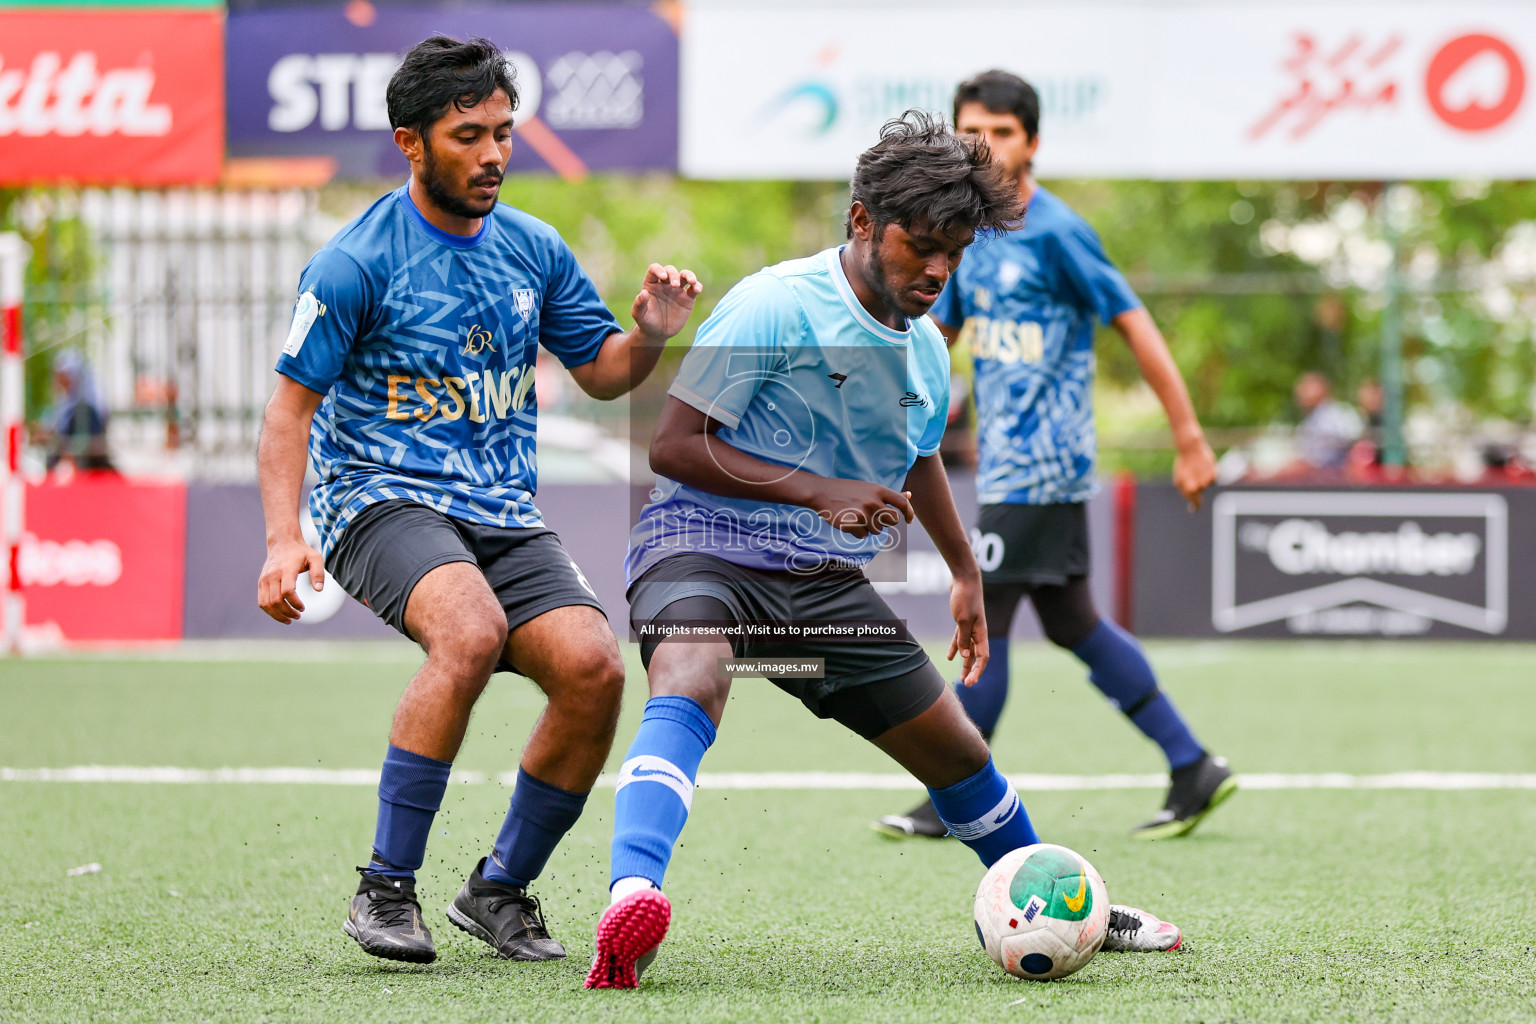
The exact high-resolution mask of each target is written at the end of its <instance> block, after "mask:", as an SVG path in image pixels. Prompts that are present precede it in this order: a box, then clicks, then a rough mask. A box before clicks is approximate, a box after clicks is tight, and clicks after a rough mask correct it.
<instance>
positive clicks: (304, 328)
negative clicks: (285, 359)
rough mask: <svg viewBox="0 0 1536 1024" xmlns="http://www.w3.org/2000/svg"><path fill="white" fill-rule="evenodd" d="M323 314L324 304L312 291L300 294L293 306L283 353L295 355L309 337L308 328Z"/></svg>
mask: <svg viewBox="0 0 1536 1024" xmlns="http://www.w3.org/2000/svg"><path fill="white" fill-rule="evenodd" d="M324 315H325V305H324V304H323V303H321V302H320V300H319V299H317V298H315V293H314V292H313V291H308V292H305V293H304V294H303V295H300V296H299V301H298V302H297V303H296V304H295V305H294V307H293V326H291V327H289V328H288V340H287V341H285V342H283V355H285V356H297V355H298V354H299V350H300V349H301V348H303V347H304V339H305V338H307V337H309V329H310V328H311V327H313V326H315V320H316V319H317V318H319V317H322V316H324Z"/></svg>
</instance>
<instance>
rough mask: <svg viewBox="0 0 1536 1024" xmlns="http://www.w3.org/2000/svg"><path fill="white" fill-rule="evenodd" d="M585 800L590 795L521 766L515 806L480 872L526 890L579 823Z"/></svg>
mask: <svg viewBox="0 0 1536 1024" xmlns="http://www.w3.org/2000/svg"><path fill="white" fill-rule="evenodd" d="M586 803H587V794H585V793H572V792H571V791H570V790H567V789H561V788H560V787H559V786H551V785H550V784H549V783H547V782H540V781H539V780H538V779H536V778H534V777H533V776H532V775H529V774H528V773H527V772H526V771H524V770H523V769H522V768H521V767H519V768H518V769H517V787H516V788H515V789H513V790H512V806H510V807H508V808H507V817H506V819H505V820H504V821H503V822H502V823H501V831H500V832H499V833H497V835H496V845H495V847H494V848H493V849H492V850H491V855H490V856H489V857H487V858H486V859H485V867H484V868H483V869H481V873H482V874H483V875H484V876H485V877H486V878H488V879H490V880H491V881H493V882H500V883H501V884H502V885H515V886H518V887H520V888H524V889H526V888H527V887H528V883H529V882H531V881H533V880H534V879H535V878H538V877H539V872H541V871H543V870H544V865H545V864H547V863H549V855H550V854H551V853H554V852H555V845H556V844H557V843H559V842H560V840H561V839H562V838H563V837H564V836H565V834H566V833H567V832H569V831H570V830H571V826H572V825H574V824H576V819H577V818H579V817H581V809H582V808H583V807H584V806H586Z"/></svg>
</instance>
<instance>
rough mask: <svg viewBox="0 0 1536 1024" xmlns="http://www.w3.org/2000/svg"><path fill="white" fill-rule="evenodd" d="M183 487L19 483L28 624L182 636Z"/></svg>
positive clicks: (77, 632)
mask: <svg viewBox="0 0 1536 1024" xmlns="http://www.w3.org/2000/svg"><path fill="white" fill-rule="evenodd" d="M186 515H187V489H186V487H185V486H183V485H181V484H158V483H135V482H133V481H129V480H125V479H123V478H121V477H118V476H98V475H94V474H91V475H82V476H77V477H76V478H75V479H73V480H71V481H70V482H69V483H66V484H57V483H44V484H37V485H32V486H29V487H28V488H27V518H26V524H27V525H26V532H25V533H24V534H23V536H22V543H21V561H20V566H19V569H20V574H21V584H22V593H23V597H24V598H25V600H26V604H27V627H28V629H29V630H36V631H40V632H42V633H44V634H46V635H53V636H55V637H62V638H63V639H65V640H70V641H82V640H85V641H90V640H175V639H179V638H180V637H181V622H182V620H181V612H182V584H183V575H182V573H183V569H184V565H185V552H186Z"/></svg>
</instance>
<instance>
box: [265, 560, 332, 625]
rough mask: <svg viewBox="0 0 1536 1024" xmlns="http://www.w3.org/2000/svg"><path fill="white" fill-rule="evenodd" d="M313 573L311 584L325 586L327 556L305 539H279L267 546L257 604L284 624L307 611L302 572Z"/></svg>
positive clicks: (310, 574) (310, 575)
mask: <svg viewBox="0 0 1536 1024" xmlns="http://www.w3.org/2000/svg"><path fill="white" fill-rule="evenodd" d="M305 572H307V573H309V585H310V586H311V587H313V588H314V589H315V590H316V591H319V590H321V589H323V588H324V587H325V558H324V556H322V555H321V554H320V552H318V551H316V550H315V549H314V548H312V547H310V546H309V545H308V544H305V543H304V542H303V541H302V540H297V541H294V540H289V541H276V542H274V543H273V544H272V545H271V546H270V547H268V548H267V561H266V564H265V565H263V566H262V567H261V576H260V578H258V579H257V581H256V603H257V604H259V605H261V610H262V611H264V612H266V613H267V614H268V615H270V616H272V617H273V618H274V619H276V620H277V621H278V622H281V623H282V624H283V625H285V626H286V625H288V623H290V622H293V621H295V620H297V619H298V617H299V613H300V612H302V611H303V610H304V602H303V601H301V600H299V590H298V585H299V575H300V574H301V573H305Z"/></svg>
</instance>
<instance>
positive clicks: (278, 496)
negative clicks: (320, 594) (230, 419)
mask: <svg viewBox="0 0 1536 1024" xmlns="http://www.w3.org/2000/svg"><path fill="white" fill-rule="evenodd" d="M324 398H325V396H324V395H321V394H318V393H316V392H314V391H311V390H310V389H309V388H307V387H305V386H304V385H302V384H300V383H299V382H297V381H295V380H293V379H292V378H290V377H286V376H284V375H282V374H278V377H277V387H276V389H275V390H274V391H273V392H272V398H271V400H269V401H268V402H267V408H266V411H265V412H264V413H263V415H262V418H261V437H260V439H259V440H258V441H257V443H256V478H257V481H258V482H259V483H260V485H261V510H262V515H263V516H264V517H265V518H266V525H267V559H266V562H265V563H264V564H263V565H262V567H261V576H260V577H259V578H258V579H257V582H256V603H257V604H259V605H260V606H261V609H262V611H264V612H266V613H267V614H268V615H270V616H272V618H274V619H276V620H277V621H278V622H281V623H283V624H284V625H287V624H288V623H290V622H292V621H294V620H295V619H297V618H298V617H299V613H300V612H302V611H303V610H304V602H303V601H301V600H300V599H299V595H298V591H297V589H296V586H297V584H298V577H299V574H300V573H302V572H306V571H307V572H308V573H309V576H310V584H311V585H312V586H313V587H314V588H315V589H316V590H319V589H320V588H321V587H322V586H324V583H325V564H324V561H323V559H322V558H321V555H320V552H318V551H316V550H315V549H314V548H312V547H310V546H309V545H308V544H306V543H305V542H304V533H303V531H302V530H301V529H300V527H299V498H300V495H301V494H302V493H303V490H304V468H305V466H306V465H307V463H308V459H309V427H310V422H311V421H312V420H313V419H314V416H315V410H316V409H318V408H319V407H320V403H321V401H323V400H324Z"/></svg>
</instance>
